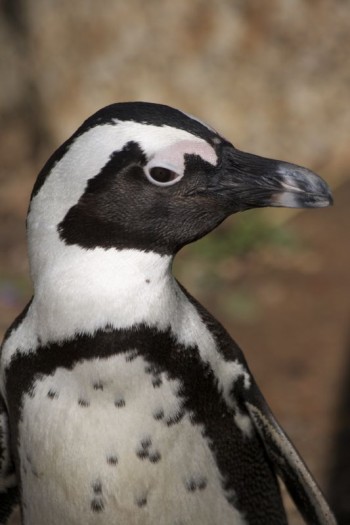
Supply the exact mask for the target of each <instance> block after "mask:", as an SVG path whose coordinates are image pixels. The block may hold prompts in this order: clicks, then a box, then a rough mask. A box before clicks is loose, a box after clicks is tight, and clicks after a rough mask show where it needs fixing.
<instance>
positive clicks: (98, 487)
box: [92, 480, 102, 494]
mask: <svg viewBox="0 0 350 525" xmlns="http://www.w3.org/2000/svg"><path fill="white" fill-rule="evenodd" d="M92 490H93V492H94V494H102V483H101V481H99V480H96V481H94V482H93V484H92Z"/></svg>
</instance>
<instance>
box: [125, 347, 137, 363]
mask: <svg viewBox="0 0 350 525" xmlns="http://www.w3.org/2000/svg"><path fill="white" fill-rule="evenodd" d="M138 355H139V353H138V351H137V350H131V351H129V352H127V353H126V354H125V361H126V362H128V363H130V362H131V361H134V359H136V357H138Z"/></svg>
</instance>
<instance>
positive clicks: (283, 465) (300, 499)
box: [244, 384, 336, 525]
mask: <svg viewBox="0 0 350 525" xmlns="http://www.w3.org/2000/svg"><path fill="white" fill-rule="evenodd" d="M248 396H249V398H247V399H245V401H244V404H245V406H246V409H247V410H248V413H249V415H250V417H251V420H252V422H253V424H254V426H255V428H256V430H257V432H258V434H259V435H260V437H261V439H262V441H263V443H264V446H265V449H266V452H267V454H268V456H269V458H270V460H271V462H272V463H273V465H274V467H275V469H276V472H277V474H278V475H279V476H280V477H281V478H282V480H283V481H284V483H285V485H286V487H287V489H288V492H289V493H290V495H291V497H292V498H293V500H294V502H295V504H296V506H297V508H298V510H299V512H300V513H301V515H302V516H303V518H304V520H305V522H306V523H307V524H309V525H336V520H335V518H334V516H333V514H332V511H331V510H330V508H329V506H328V504H327V502H326V500H325V499H324V496H323V494H322V492H321V490H320V489H319V487H318V486H317V484H316V482H315V481H314V479H313V478H312V476H311V474H310V472H309V471H308V469H307V467H306V465H305V464H304V462H303V460H302V459H301V457H300V456H299V454H298V452H297V451H296V449H295V448H294V446H293V445H292V443H291V442H290V440H289V438H288V437H287V435H286V434H285V432H284V430H282V428H281V427H280V425H279V424H278V422H277V421H276V419H275V418H274V416H273V414H272V412H271V410H270V408H269V406H268V404H267V403H266V401H265V399H264V397H263V395H262V394H261V392H260V390H259V388H258V387H257V385H256V384H253V385H251V390H250V393H249V394H248Z"/></svg>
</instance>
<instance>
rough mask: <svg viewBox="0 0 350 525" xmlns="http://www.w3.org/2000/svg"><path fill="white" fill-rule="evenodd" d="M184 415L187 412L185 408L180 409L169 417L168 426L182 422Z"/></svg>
mask: <svg viewBox="0 0 350 525" xmlns="http://www.w3.org/2000/svg"><path fill="white" fill-rule="evenodd" d="M184 415H185V412H184V411H183V410H179V411H178V412H176V413H175V414H173V415H172V416H169V417H167V418H166V420H165V422H166V424H167V425H168V427H171V426H172V425H176V424H177V423H180V421H181V419H182V418H183V417H184Z"/></svg>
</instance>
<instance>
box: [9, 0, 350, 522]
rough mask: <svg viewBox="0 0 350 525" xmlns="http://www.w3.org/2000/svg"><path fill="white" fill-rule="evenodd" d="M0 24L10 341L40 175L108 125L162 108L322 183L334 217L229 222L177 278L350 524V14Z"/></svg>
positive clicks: (75, 7) (267, 8) (293, 517)
mask: <svg viewBox="0 0 350 525" xmlns="http://www.w3.org/2000/svg"><path fill="white" fill-rule="evenodd" d="M0 17H1V18H0V79H1V80H0V82H1V84H0V86H1V89H0V118H1V121H0V122H1V125H0V159H1V165H0V184H1V186H0V217H1V222H0V248H1V251H0V328H1V331H2V332H4V330H5V329H6V327H7V326H8V324H9V323H10V322H11V321H12V319H13V318H14V316H15V315H17V314H18V313H19V311H20V310H21V308H22V307H23V305H24V304H25V303H26V301H27V300H28V298H29V297H30V294H31V285H30V281H29V278H28V264H27V259H26V248H25V215H26V209H27V204H28V199H29V196H30V191H31V188H32V185H33V182H34V180H35V177H36V174H37V172H38V170H39V168H40V167H41V166H42V164H43V163H44V161H45V160H46V159H47V157H48V156H49V154H50V153H51V152H52V150H53V149H55V148H56V147H57V146H58V145H59V144H60V143H61V142H62V141H63V140H65V139H66V138H67V137H68V136H69V135H70V134H71V133H72V132H73V131H74V130H75V129H76V128H77V126H78V125H79V124H80V123H81V121H82V120H83V119H85V118H86V117H87V116H88V115H89V114H91V113H93V112H94V111H96V110H97V109H98V108H100V107H102V106H104V105H107V104H109V103H112V102H115V101H126V100H148V101H154V102H161V103H166V104H169V105H172V106H175V107H179V108H180V109H183V110H184V111H186V112H189V113H192V114H194V115H196V116H198V117H200V118H201V119H203V120H206V121H208V122H209V123H211V124H212V125H213V126H214V127H215V128H216V129H218V130H219V131H220V132H221V133H222V134H223V135H225V136H226V137H227V138H230V139H231V140H232V141H233V143H234V144H235V145H236V146H237V147H239V148H240V149H243V150H247V151H251V152H254V153H257V154H262V155H265V156H270V157H275V158H282V159H284V160H288V161H291V162H294V163H297V164H304V165H306V166H308V167H309V168H311V169H314V170H315V171H317V172H318V173H319V174H320V175H322V176H323V177H324V178H326V179H327V180H328V181H329V183H330V185H331V187H332V188H333V190H334V196H335V206H334V208H333V209H323V210H309V211H305V212H300V213H297V214H295V213H291V212H290V211H288V210H275V209H274V210H267V211H264V212H259V213H258V212H247V213H246V214H243V215H242V216H240V217H233V218H232V219H230V220H228V221H226V223H225V224H224V225H223V226H222V227H221V228H220V229H219V230H218V231H217V232H216V233H214V234H212V235H211V236H209V237H208V238H206V239H204V240H202V241H200V242H198V243H196V244H195V245H193V246H192V247H188V248H186V249H185V250H184V251H183V253H182V254H181V255H180V257H179V260H178V262H177V266H176V272H177V275H178V276H179V277H180V279H181V280H182V281H183V282H184V284H185V285H186V287H187V288H188V289H189V290H190V291H191V292H192V293H194V294H195V295H196V296H197V297H198V298H199V299H200V300H201V301H202V302H204V303H205V304H206V306H207V307H209V309H210V310H211V311H212V312H213V313H214V314H215V315H216V316H217V317H219V318H220V319H221V320H222V321H223V322H224V324H225V325H226V326H227V328H228V329H229V331H230V332H231V334H232V335H233V336H234V337H235V339H236V340H237V341H238V342H239V344H240V345H241V346H242V347H243V348H244V350H245V353H246V356H247V359H248V361H249V363H250V366H251V369H252V371H253V372H254V374H255V376H256V378H257V380H258V382H259V384H260V386H261V388H262V390H263V392H264V393H265V395H266V397H267V399H268V401H269V403H270V405H271V407H272V409H273V410H274V412H275V414H276V416H277V417H278V419H279V420H280V422H281V423H282V425H283V426H284V428H285V429H286V431H287V432H288V433H289V435H290V437H291V438H292V440H293V441H294V443H295V444H296V446H297V447H298V449H299V450H300V452H301V454H302V456H303V457H304V459H305V461H306V462H307V464H308V465H309V467H310V469H311V471H312V472H313V474H314V475H315V477H316V479H317V480H318V482H319V483H320V485H321V486H322V488H323V489H324V491H325V492H326V493H327V495H328V498H329V499H330V500H331V502H332V504H333V506H334V508H335V510H336V513H337V515H338V518H339V523H340V524H341V525H342V524H344V525H345V524H348V523H350V499H349V497H348V495H349V493H350V449H349V445H350V441H349V440H350V428H349V427H350V423H349V412H350V410H349V408H350V389H349V384H350V360H349V353H350V346H349V345H350V339H349V336H350V334H349V331H348V320H349V312H350V294H349V285H350V270H349V268H350V245H349V226H350V206H349V202H350V180H349V179H350V178H349V160H350V148H349V134H350V97H349V92H350V60H349V55H350V3H349V2H348V1H346V0H313V1H310V0H279V1H278V0H267V1H265V2H261V1H260V0H216V1H215V0H212V1H210V0H205V1H204V0H191V2H189V1H186V0H177V1H176V2H174V1H171V0H163V1H156V0H149V1H147V2H145V1H143V0H128V1H127V2H126V1H118V0H104V1H103V2H94V1H92V0H84V1H83V0H76V1H75V2H71V1H68V0H61V1H60V2H53V1H50V0H35V1H34V0H32V1H30V0H0ZM286 505H287V507H288V510H289V515H290V523H291V524H292V525H298V524H301V523H302V521H301V520H300V518H299V516H298V514H297V513H296V511H295V510H294V508H293V505H292V504H291V502H290V501H289V500H288V499H287V500H286ZM12 523H13V524H14V523H19V522H18V517H17V518H16V517H14V519H13V522H12Z"/></svg>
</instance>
